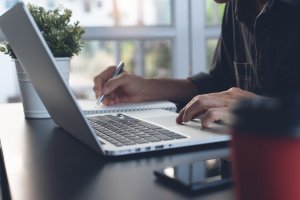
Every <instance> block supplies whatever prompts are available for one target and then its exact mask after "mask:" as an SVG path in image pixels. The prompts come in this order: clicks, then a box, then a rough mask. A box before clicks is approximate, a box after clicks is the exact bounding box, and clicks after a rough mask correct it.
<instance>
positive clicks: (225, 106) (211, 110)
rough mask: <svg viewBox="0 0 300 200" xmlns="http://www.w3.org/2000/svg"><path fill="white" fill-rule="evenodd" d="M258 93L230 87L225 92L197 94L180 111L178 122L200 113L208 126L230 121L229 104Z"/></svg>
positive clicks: (205, 125)
mask: <svg viewBox="0 0 300 200" xmlns="http://www.w3.org/2000/svg"><path fill="white" fill-rule="evenodd" d="M254 96H256V94H254V93H252V92H249V91H246V90H242V89H240V88H230V89H229V90H226V91H224V92H219V93H210V94H203V95H197V96H195V97H194V98H193V99H192V100H191V101H190V102H189V103H188V104H187V105H186V106H185V107H184V108H183V109H182V110H181V111H180V113H179V115H178V117H177V119H176V122H177V123H178V124H182V123H184V122H188V121H190V120H192V119H194V118H196V117H198V116H199V115H202V116H201V125H202V126H203V127H208V126H209V124H211V123H212V122H215V121H219V120H221V121H223V122H225V123H226V122H228V119H230V112H229V106H230V105H232V104H233V103H234V102H236V101H237V100H239V99H241V98H247V97H254Z"/></svg>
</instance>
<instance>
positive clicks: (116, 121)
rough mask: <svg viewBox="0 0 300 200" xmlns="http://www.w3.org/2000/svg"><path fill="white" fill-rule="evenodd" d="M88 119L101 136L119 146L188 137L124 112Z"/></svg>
mask: <svg viewBox="0 0 300 200" xmlns="http://www.w3.org/2000/svg"><path fill="white" fill-rule="evenodd" d="M88 120H89V122H90V123H91V125H92V128H93V129H94V131H95V133H96V134H97V135H98V136H99V137H100V138H102V139H104V140H106V141H108V142H109V143H111V144H114V145H116V146H118V147H121V146H129V145H135V144H145V143H150V142H160V141H167V140H175V139H182V138H186V137H185V136H183V135H180V134H178V133H174V132H172V131H169V130H167V129H164V128H162V127H159V126H156V125H154V124H150V123H147V122H144V121H141V120H138V119H135V118H132V117H129V116H127V115H123V114H118V115H116V116H114V115H101V116H95V117H88Z"/></svg>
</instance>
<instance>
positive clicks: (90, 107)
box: [79, 100, 177, 114]
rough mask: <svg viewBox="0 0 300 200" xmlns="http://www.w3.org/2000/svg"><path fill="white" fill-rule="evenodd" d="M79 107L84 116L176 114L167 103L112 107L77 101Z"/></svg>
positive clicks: (174, 107) (172, 105) (126, 104)
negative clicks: (157, 111) (149, 112)
mask: <svg viewBox="0 0 300 200" xmlns="http://www.w3.org/2000/svg"><path fill="white" fill-rule="evenodd" d="M79 105H80V107H81V108H82V110H83V112H84V113H85V114H104V113H114V112H130V111H139V110H152V109H165V110H169V111H173V112H176V110H177V107H176V105H175V104H174V103H172V102H169V101H149V102H140V103H120V104H117V105H113V106H106V105H103V104H100V105H99V106H96V101H87V100H83V101H82V100H81V101H79Z"/></svg>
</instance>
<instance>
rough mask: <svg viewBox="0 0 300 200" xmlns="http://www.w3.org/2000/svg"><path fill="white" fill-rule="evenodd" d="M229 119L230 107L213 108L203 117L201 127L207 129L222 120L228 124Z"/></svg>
mask: <svg viewBox="0 0 300 200" xmlns="http://www.w3.org/2000/svg"><path fill="white" fill-rule="evenodd" d="M229 119H230V112H229V108H228V107H221V108H211V109H209V110H208V111H207V112H205V114H204V115H203V116H202V119H201V125H202V126H203V127H204V128H207V127H209V125H210V124H211V123H213V122H215V121H218V120H222V121H224V122H228V121H229Z"/></svg>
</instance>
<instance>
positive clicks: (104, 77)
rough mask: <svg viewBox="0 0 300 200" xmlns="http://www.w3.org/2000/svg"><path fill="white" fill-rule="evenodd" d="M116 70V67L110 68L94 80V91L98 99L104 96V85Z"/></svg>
mask: <svg viewBox="0 0 300 200" xmlns="http://www.w3.org/2000/svg"><path fill="white" fill-rule="evenodd" d="M115 69H116V67H115V66H111V67H108V68H107V69H105V70H104V71H103V72H101V73H100V74H99V75H98V76H96V77H95V78H94V87H93V90H94V92H95V94H96V97H97V98H98V97H99V96H100V95H102V87H103V85H104V84H105V83H106V82H107V81H108V80H109V79H110V78H111V75H112V73H113V72H114V70H115Z"/></svg>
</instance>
